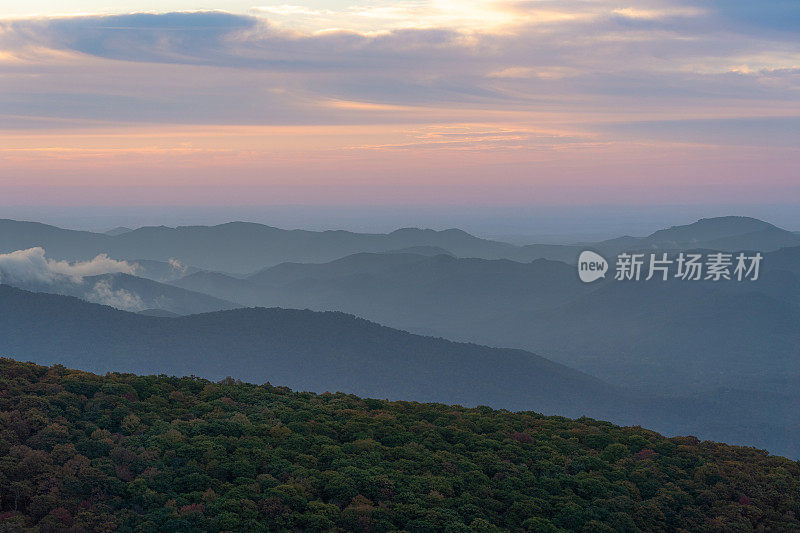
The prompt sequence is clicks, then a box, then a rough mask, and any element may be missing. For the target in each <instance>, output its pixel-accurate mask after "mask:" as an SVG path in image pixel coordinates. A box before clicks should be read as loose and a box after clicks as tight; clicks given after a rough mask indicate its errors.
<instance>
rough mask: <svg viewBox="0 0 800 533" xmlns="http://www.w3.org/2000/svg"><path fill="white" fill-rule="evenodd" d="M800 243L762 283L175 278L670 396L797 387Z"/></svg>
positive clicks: (355, 265)
mask: <svg viewBox="0 0 800 533" xmlns="http://www.w3.org/2000/svg"><path fill="white" fill-rule="evenodd" d="M798 258H800V247H798V248H792V249H783V250H780V251H777V252H771V253H766V254H764V260H763V271H762V272H761V275H760V279H759V280H758V281H755V282H742V283H739V282H722V283H712V282H683V281H671V282H661V281H652V282H643V281H642V282H638V283H636V282H632V283H620V282H614V281H611V280H610V279H609V280H607V281H601V282H598V283H595V284H589V285H587V284H583V283H581V282H580V281H579V279H578V277H577V275H576V272H575V267H573V266H571V265H567V264H565V263H561V262H557V261H547V260H537V261H533V262H531V263H518V262H514V261H508V260H485V259H459V258H454V257H451V256H443V255H441V256H434V257H424V256H419V255H412V254H392V255H387V254H357V255H353V256H349V257H346V258H343V259H339V260H336V261H333V262H330V263H325V264H295V263H286V264H282V265H278V266H275V267H271V268H268V269H265V270H262V271H260V272H257V273H255V274H253V275H251V276H248V277H246V278H244V279H239V278H233V277H231V276H225V275H222V274H219V273H210V272H197V273H194V274H191V275H188V276H186V277H184V278H182V279H180V280H177V281H174V282H173V283H174V284H175V285H176V286H178V287H181V288H184V289H187V290H192V291H196V292H202V293H206V294H210V295H213V296H215V297H217V298H221V299H225V300H230V301H235V302H239V303H241V304H243V305H262V306H281V307H292V308H309V309H314V310H339V311H345V312H348V313H353V314H356V315H358V316H362V317H365V318H368V319H370V320H375V321H378V322H380V323H382V324H386V325H389V326H392V327H397V328H401V329H405V330H409V331H414V332H418V333H423V334H430V335H437V336H443V337H447V338H451V339H456V340H461V341H472V342H479V343H481V344H487V345H490V346H505V347H516V348H523V349H528V350H532V351H534V352H536V353H542V354H547V355H548V357H551V358H553V359H555V360H557V361H560V362H563V363H565V364H568V365H570V366H573V367H575V368H579V369H581V370H583V371H586V372H589V373H591V374H593V375H596V376H599V377H601V378H603V379H606V380H608V381H610V382H611V383H614V384H616V385H621V386H626V387H633V388H638V389H642V390H653V389H654V388H655V389H657V390H659V391H660V392H662V393H664V394H678V393H690V392H702V391H708V390H713V389H715V388H717V387H745V388H746V387H751V388H754V389H759V388H762V387H764V386H770V387H773V386H780V387H787V386H789V385H792V386H794V384H796V383H798V381H797V380H798V378H799V377H800V368H798V367H797V365H795V364H793V361H797V360H800V351H799V350H800V348H799V347H800V307H798V302H800V259H798Z"/></svg>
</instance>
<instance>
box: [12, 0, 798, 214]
mask: <svg viewBox="0 0 800 533" xmlns="http://www.w3.org/2000/svg"><path fill="white" fill-rule="evenodd" d="M300 2H301V0H298V3H296V4H295V3H291V4H277V3H276V4H269V3H264V4H258V3H257V0H253V1H244V0H235V1H228V2H211V1H204V2H192V1H183V0H159V1H155V0H154V1H144V0H139V1H129V2H115V3H113V4H110V3H109V2H108V1H107V0H106V1H96V0H73V1H71V2H68V3H65V2H63V1H56V0H26V1H24V2H23V1H16V0H11V1H9V0H6V1H4V2H2V4H0V205H172V204H175V205H178V204H180V205H261V204H264V205H268V204H306V205H315V204H319V205H346V204H359V205H376V204H392V205H397V204H404V203H405V204H419V205H436V204H447V205H470V204H481V205H504V204H515V205H516V204H530V205H538V204H542V205H562V204H563V205H570V204H582V205H587V204H676V203H703V204H709V203H711V204H714V203H720V204H725V203H731V204H742V203H750V202H752V203H760V204H769V203H779V204H786V203H800V171H798V168H800V149H799V148H798V147H800V9H798V8H797V2H796V0H761V1H758V2H755V1H752V0H703V1H701V0H694V1H677V0H675V1H673V0H667V1H646V0H630V1H607V0H566V1H558V2H556V1H547V0H521V1H513V0H508V1H501V0H497V1H493V0H462V1H436V0H431V1H425V0H419V1H405V2H403V1H401V2H375V1H366V0H365V1H358V0H353V1H350V0H348V1H334V0H330V1H307V2H302V3H300ZM67 4H68V6H69V7H66V5H67Z"/></svg>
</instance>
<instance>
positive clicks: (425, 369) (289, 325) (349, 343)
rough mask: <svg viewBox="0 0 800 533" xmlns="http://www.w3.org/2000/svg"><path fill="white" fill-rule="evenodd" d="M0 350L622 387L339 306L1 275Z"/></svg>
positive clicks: (376, 392) (482, 399) (562, 391)
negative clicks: (97, 287)
mask: <svg viewBox="0 0 800 533" xmlns="http://www.w3.org/2000/svg"><path fill="white" fill-rule="evenodd" d="M0 316H3V317H4V319H3V321H2V322H0V353H4V354H7V355H9V356H13V357H16V358H18V359H25V360H32V361H35V362H40V363H45V364H53V363H57V362H58V363H62V364H67V365H71V366H74V367H78V368H82V369H86V370H91V371H99V372H105V371H111V370H113V369H117V370H120V371H128V372H140V373H169V374H181V373H191V374H195V375H199V376H203V377H208V378H213V379H220V378H222V377H225V376H233V377H236V378H241V379H245V378H246V379H251V380H255V381H274V382H276V383H284V384H286V385H288V386H291V387H293V388H297V389H300V390H311V391H317V392H323V391H326V390H329V391H337V390H342V391H347V392H352V393H357V394H363V395H368V396H378V397H386V398H394V399H399V398H415V399H418V400H420V401H448V402H452V403H460V404H464V405H478V404H488V405H496V406H503V407H506V408H510V409H523V408H527V409H536V410H539V411H542V412H549V413H559V414H565V415H573V416H580V415H582V414H586V413H589V412H592V413H596V414H597V415H598V416H599V415H600V414H605V415H608V414H611V413H620V414H622V413H624V412H625V407H624V404H625V401H626V400H627V399H626V398H624V396H623V395H622V394H621V393H618V392H617V391H616V390H615V389H613V388H612V387H609V386H608V385H605V384H604V383H602V382H601V381H599V380H597V379H595V378H592V377H590V376H588V375H586V374H582V373H580V372H577V371H574V370H572V369H569V368H567V367H564V366H562V365H559V364H557V363H553V362H551V361H548V360H547V359H544V358H542V357H538V356H536V355H533V354H530V353H527V352H523V351H520V350H501V349H494V348H486V347H483V346H477V345H472V344H459V343H454V342H450V341H446V340H443V339H435V338H429V337H421V336H417V335H412V334H410V333H406V332H403V331H398V330H394V329H390V328H386V327H383V326H380V325H378V324H375V323H372V322H368V321H366V320H363V319H358V318H355V317H353V316H349V315H345V314H342V313H314V312H311V311H298V310H286V309H263V308H258V309H237V310H233V311H224V312H217V313H207V314H201V315H192V316H187V317H178V318H162V317H153V316H143V315H138V314H133V313H127V312H124V311H119V310H116V309H112V308H110V307H105V306H100V305H95V304H90V303H86V302H83V301H81V300H78V299H75V298H70V297H64V296H59V295H52V294H44V293H31V292H27V291H23V290H19V289H16V288H13V287H9V286H7V285H0Z"/></svg>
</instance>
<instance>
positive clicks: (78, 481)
mask: <svg viewBox="0 0 800 533" xmlns="http://www.w3.org/2000/svg"><path fill="white" fill-rule="evenodd" d="M0 458H1V459H0V531H14V530H19V529H28V528H34V529H38V530H39V531H64V530H72V531H263V530H278V531H280V530H308V531H330V530H333V531H337V530H338V531H376V532H377V531H419V532H422V531H498V530H511V531H550V532H557V531H587V532H604V531H681V530H682V531H750V530H772V531H788V530H797V529H800V520H798V516H800V465H799V464H798V463H797V462H794V461H791V460H788V459H785V458H781V457H775V456H770V455H769V454H768V453H766V452H764V451H761V450H756V449H752V448H743V447H735V446H727V445H725V444H719V443H713V442H701V441H699V440H697V439H695V438H693V437H679V438H665V437H663V436H661V435H659V434H657V433H654V432H652V431H648V430H645V429H642V428H639V427H631V428H623V427H618V426H614V425H612V424H609V423H606V422H600V421H596V420H592V419H587V418H583V419H579V420H570V419H566V418H560V417H549V416H543V415H540V414H537V413H532V412H520V413H512V412H508V411H497V410H492V409H490V408H487V407H478V408H474V409H468V408H462V407H453V406H447V405H441V404H421V403H413V402H389V401H383V400H375V399H361V398H358V397H356V396H352V395H347V394H341V393H336V394H330V393H325V394H312V393H302V392H292V391H290V390H289V389H287V388H284V387H276V386H272V385H270V384H264V385H252V384H247V383H242V382H238V381H234V380H231V379H226V380H223V381H221V382H218V383H214V382H211V381H207V380H202V379H198V378H194V377H184V378H176V377H169V376H136V375H132V374H107V375H105V376H98V375H94V374H89V373H86V372H81V371H77V370H69V369H67V368H64V367H62V366H54V367H51V368H48V367H43V366H38V365H34V364H30V363H18V362H15V361H12V360H9V359H1V360H0Z"/></svg>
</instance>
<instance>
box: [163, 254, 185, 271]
mask: <svg viewBox="0 0 800 533" xmlns="http://www.w3.org/2000/svg"><path fill="white" fill-rule="evenodd" d="M167 262H168V263H169V266H171V267H172V269H173V270H177V271H178V272H182V273H186V265H184V264H183V263H181V262H180V261H178V260H177V259H175V258H174V257H170V258H169V260H168V261H167Z"/></svg>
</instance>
